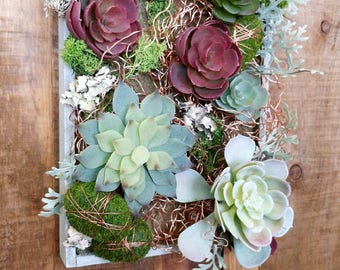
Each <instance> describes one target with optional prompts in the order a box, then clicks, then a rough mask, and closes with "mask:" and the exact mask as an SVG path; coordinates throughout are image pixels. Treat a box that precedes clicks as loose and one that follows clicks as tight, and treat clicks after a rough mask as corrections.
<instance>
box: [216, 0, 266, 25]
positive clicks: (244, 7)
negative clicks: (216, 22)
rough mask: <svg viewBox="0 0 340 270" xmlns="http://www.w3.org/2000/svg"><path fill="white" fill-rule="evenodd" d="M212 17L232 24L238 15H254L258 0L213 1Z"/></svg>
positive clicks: (258, 4)
mask: <svg viewBox="0 0 340 270" xmlns="http://www.w3.org/2000/svg"><path fill="white" fill-rule="evenodd" d="M212 2H213V4H214V10H213V13H214V16H215V17H216V18H218V19H220V20H221V21H224V22H226V23H234V22H235V21H236V16H238V15H251V14H254V13H255V12H256V11H257V9H258V8H259V6H260V0H213V1H212Z"/></svg>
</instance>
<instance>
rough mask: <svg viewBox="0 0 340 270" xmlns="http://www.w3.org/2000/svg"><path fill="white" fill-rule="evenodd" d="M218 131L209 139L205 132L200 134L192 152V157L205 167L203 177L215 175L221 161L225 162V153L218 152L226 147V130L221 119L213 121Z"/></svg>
mask: <svg viewBox="0 0 340 270" xmlns="http://www.w3.org/2000/svg"><path fill="white" fill-rule="evenodd" d="M213 120H214V121H215V122H216V125H217V129H216V130H215V131H214V132H212V134H211V135H212V138H211V139H209V138H208V136H207V135H206V133H205V132H203V131H202V132H199V134H198V135H199V139H198V140H197V142H196V143H195V144H194V146H193V148H192V150H191V151H190V156H191V157H192V158H193V159H195V160H196V161H198V162H200V164H202V165H203V176H204V175H211V174H213V173H214V171H215V170H216V168H217V167H218V165H217V164H216V163H218V162H219V161H220V160H222V162H224V159H223V151H218V150H220V149H222V148H223V147H224V145H223V143H224V130H223V127H222V125H221V123H220V120H219V119H213Z"/></svg>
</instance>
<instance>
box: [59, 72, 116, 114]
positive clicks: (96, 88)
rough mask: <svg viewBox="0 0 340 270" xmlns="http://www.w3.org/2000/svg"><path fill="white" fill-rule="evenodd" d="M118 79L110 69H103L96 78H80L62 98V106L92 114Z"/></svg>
mask: <svg viewBox="0 0 340 270" xmlns="http://www.w3.org/2000/svg"><path fill="white" fill-rule="evenodd" d="M115 80H116V77H115V76H114V75H112V74H111V70H110V68H109V67H107V66H104V67H102V68H101V69H100V70H99V71H98V72H97V73H96V75H95V76H78V77H77V78H76V79H75V80H73V82H71V83H70V86H69V90H68V91H66V92H65V93H64V94H63V95H62V97H61V98H60V102H61V103H62V104H68V105H70V106H72V107H74V108H78V109H80V110H84V111H87V112H91V111H93V110H95V109H96V105H98V104H99V101H100V97H103V96H104V95H105V94H106V93H107V92H108V91H109V90H110V89H111V87H112V85H113V83H114V82H115Z"/></svg>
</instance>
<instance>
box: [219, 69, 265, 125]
mask: <svg viewBox="0 0 340 270" xmlns="http://www.w3.org/2000/svg"><path fill="white" fill-rule="evenodd" d="M268 99H269V94H268V92H267V90H266V89H265V88H263V87H262V86H261V80H260V78H259V77H257V76H254V75H252V74H250V73H249V72H248V71H242V72H240V73H239V74H238V75H237V76H236V77H235V78H233V79H232V81H231V83H230V85H229V88H228V90H227V91H225V92H224V93H223V94H222V95H221V97H220V98H219V99H217V100H216V104H217V105H218V107H220V108H221V109H223V110H225V111H227V112H231V113H235V114H236V118H237V119H239V120H242V121H249V120H251V119H257V118H259V117H260V108H262V107H264V106H265V105H266V104H267V102H268Z"/></svg>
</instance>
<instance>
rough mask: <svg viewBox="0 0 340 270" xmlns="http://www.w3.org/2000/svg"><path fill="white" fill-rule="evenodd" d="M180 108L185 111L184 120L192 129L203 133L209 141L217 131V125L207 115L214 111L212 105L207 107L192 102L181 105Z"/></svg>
mask: <svg viewBox="0 0 340 270" xmlns="http://www.w3.org/2000/svg"><path fill="white" fill-rule="evenodd" d="M179 106H180V108H181V109H182V110H183V111H184V114H183V120H184V122H185V124H186V125H187V126H189V127H190V128H191V129H197V130H199V131H203V132H204V133H205V134H206V135H207V137H208V138H209V139H211V138H212V135H211V133H212V132H214V131H215V130H216V128H217V127H216V123H215V121H214V120H213V119H211V117H209V116H207V114H208V113H209V112H210V111H211V110H212V106H211V104H206V105H205V106H199V105H195V104H194V103H192V102H184V103H181V104H180V105H179Z"/></svg>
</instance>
